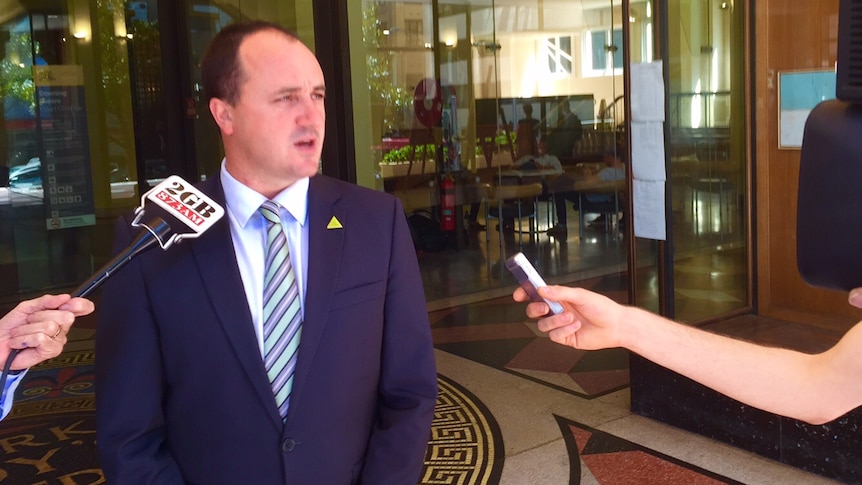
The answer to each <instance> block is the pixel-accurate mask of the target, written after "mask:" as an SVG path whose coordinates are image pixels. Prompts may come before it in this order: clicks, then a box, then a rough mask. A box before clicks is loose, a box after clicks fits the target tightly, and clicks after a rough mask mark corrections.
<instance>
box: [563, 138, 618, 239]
mask: <svg viewBox="0 0 862 485" xmlns="http://www.w3.org/2000/svg"><path fill="white" fill-rule="evenodd" d="M603 160H604V162H605V167H604V168H602V169H601V170H599V171H598V172H596V173H591V172H588V171H587V172H585V173H583V174H577V175H575V176H574V179H572V178H568V179H567V180H565V181H563V180H558V183H560V182H563V183H564V184H566V185H571V184H572V183H573V182H575V181H580V180H582V181H584V182H586V183H600V182H612V181H615V180H625V178H626V166H625V164H624V163H623V162H622V160H621V159H620V157H619V156H618V155H617V153H616V152H615V151H614V150H608V151H606V152H605V153H604V157H603ZM562 177H569V176H568V175H563V176H562ZM562 177H561V178H562ZM554 195H555V197H554V208H555V212H556V213H557V224H556V225H555V226H554V227H552V228H550V229H548V235H549V236H553V237H556V238H565V237H566V235H567V234H568V229H567V227H566V223H567V214H566V201H571V202H575V203H577V202H578V197H579V196H580V193H579V192H578V191H569V192H557V193H555V194H554ZM584 197H585V198H586V200H587V201H589V202H596V203H601V202H609V201H611V200H613V195H611V194H584ZM575 208H577V206H575Z"/></svg>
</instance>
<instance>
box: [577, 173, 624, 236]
mask: <svg viewBox="0 0 862 485" xmlns="http://www.w3.org/2000/svg"><path fill="white" fill-rule="evenodd" d="M575 190H577V191H578V236H580V238H581V239H583V238H584V226H586V218H585V216H586V214H588V213H590V214H602V215H604V216H605V231H607V230H608V229H610V228H611V227H612V226H613V227H614V228H615V232H614V235H616V236H618V235H619V223H618V221H617V220H616V219H617V217H618V216H619V213H620V211H621V210H622V209H623V205H622V203H621V202H620V195H621V194H623V193H625V190H626V181H625V180H613V181H610V182H601V183H590V184H587V183H583V182H576V183H575ZM589 194H605V195H610V196H611V198H610V200H608V201H600V202H595V201H591V200H589V199H588V198H587V195H589ZM611 218H613V219H614V220H613V222H612V221H611Z"/></svg>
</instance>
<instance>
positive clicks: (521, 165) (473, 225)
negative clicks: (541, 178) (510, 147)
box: [466, 155, 563, 231]
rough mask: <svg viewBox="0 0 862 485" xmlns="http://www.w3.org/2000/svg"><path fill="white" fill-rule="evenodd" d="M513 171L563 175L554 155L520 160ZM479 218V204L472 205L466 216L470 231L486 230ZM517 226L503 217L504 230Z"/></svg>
mask: <svg viewBox="0 0 862 485" xmlns="http://www.w3.org/2000/svg"><path fill="white" fill-rule="evenodd" d="M512 169H513V170H518V171H521V172H529V171H531V170H535V171H541V172H542V174H543V175H547V174H549V173H552V172H555V173H560V174H561V173H563V165H562V164H561V163H560V160H559V159H558V158H557V157H555V156H553V155H534V156H524V157H521V158H519V159H518V160H517V161H515V163H514V164H512ZM502 183H503V184H506V182H505V179H504V180H503V181H502ZM478 216H479V203H478V202H474V203H473V204H471V205H470V211H469V213H468V214H467V216H466V226H467V228H468V229H471V230H476V231H481V230H484V229H485V226H483V225H482V224H480V223H479V222H478V221H477V219H478ZM514 227H515V224H514V221H513V220H512V219H510V218H508V217H505V216H504V217H503V228H504V229H507V230H508V229H514Z"/></svg>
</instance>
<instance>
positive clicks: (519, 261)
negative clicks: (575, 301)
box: [506, 253, 563, 315]
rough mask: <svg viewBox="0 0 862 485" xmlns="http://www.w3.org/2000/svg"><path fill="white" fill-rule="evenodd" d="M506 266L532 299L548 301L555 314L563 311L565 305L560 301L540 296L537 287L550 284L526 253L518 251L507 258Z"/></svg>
mask: <svg viewBox="0 0 862 485" xmlns="http://www.w3.org/2000/svg"><path fill="white" fill-rule="evenodd" d="M506 267H507V268H509V271H511V272H512V274H513V275H515V278H516V279H517V280H518V283H520V284H521V288H523V289H524V291H526V292H527V295H529V296H530V299H531V300H532V301H536V302H545V303H547V304H548V307H549V308H550V309H551V313H553V314H555V315H556V314H559V313H562V312H563V306H562V305H560V303H559V302H556V301H551V300H546V299H544V298H542V297H541V296H539V292H538V291H536V288H539V287H542V286H548V285H547V284H546V283H545V280H543V279H542V277H541V276H540V275H539V272H538V271H536V268H534V267H533V265H532V264H531V263H530V260H528V259H527V257H526V256H524V253H517V254H515V255H514V256H512V257H511V258H509V259H507V260H506Z"/></svg>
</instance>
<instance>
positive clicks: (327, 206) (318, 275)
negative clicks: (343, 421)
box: [287, 175, 357, 420]
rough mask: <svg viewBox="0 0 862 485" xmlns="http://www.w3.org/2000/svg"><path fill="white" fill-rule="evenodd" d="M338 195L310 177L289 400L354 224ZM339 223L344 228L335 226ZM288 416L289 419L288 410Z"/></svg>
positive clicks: (307, 361) (297, 390) (322, 320)
mask: <svg viewBox="0 0 862 485" xmlns="http://www.w3.org/2000/svg"><path fill="white" fill-rule="evenodd" d="M339 198H340V194H339V193H338V192H337V190H335V187H334V186H333V183H332V181H331V180H329V179H327V178H326V177H324V176H322V175H316V176H314V177H312V178H311V180H310V184H309V187H308V282H307V284H306V293H305V318H304V320H303V323H302V339H301V341H300V344H299V359H298V361H297V366H296V372H295V374H294V381H293V390H292V391H291V398H290V399H291V402H299V401H300V400H301V399H302V393H303V390H304V389H305V384H306V382H307V379H308V374H309V372H310V369H311V363H312V362H313V361H314V354H315V353H316V351H317V347H318V344H319V343H320V339H321V336H322V335H323V329H324V326H325V324H326V322H327V315H328V313H329V308H330V305H331V301H332V294H333V291H334V287H335V281H336V278H337V276H338V271H339V269H340V268H341V258H342V254H343V247H344V234H345V231H348V230H350V224H351V223H354V224H355V223H357V221H350V220H348V218H347V214H346V207H344V204H338V203H337V202H338V200H339ZM333 219H334V220H333ZM336 222H337V223H336ZM338 225H341V226H343V227H337V226H338ZM287 417H288V420H289V419H290V411H288V413H287Z"/></svg>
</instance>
